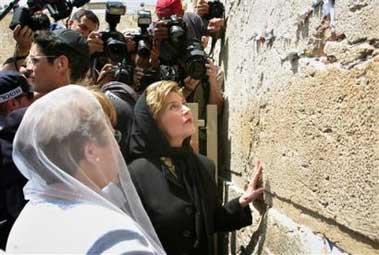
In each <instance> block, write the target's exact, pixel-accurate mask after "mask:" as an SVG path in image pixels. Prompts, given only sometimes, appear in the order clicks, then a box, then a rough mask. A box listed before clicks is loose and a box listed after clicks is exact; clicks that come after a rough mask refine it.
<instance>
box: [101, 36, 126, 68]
mask: <svg viewBox="0 0 379 255" xmlns="http://www.w3.org/2000/svg"><path fill="white" fill-rule="evenodd" d="M106 52H107V54H108V56H109V58H110V59H112V60H113V61H117V62H119V61H121V60H122V59H123V58H124V57H125V56H126V54H127V53H128V47H127V45H126V43H124V42H121V41H119V40H115V39H113V38H109V39H108V40H107V44H106Z"/></svg>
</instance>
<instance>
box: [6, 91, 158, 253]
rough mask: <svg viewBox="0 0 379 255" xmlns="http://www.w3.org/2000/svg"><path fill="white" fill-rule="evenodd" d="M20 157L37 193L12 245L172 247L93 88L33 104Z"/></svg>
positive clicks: (119, 249)
mask: <svg viewBox="0 0 379 255" xmlns="http://www.w3.org/2000/svg"><path fill="white" fill-rule="evenodd" d="M13 158H14V161H15V163H16V165H17V167H18V168H19V170H20V171H21V173H22V174H23V175H25V177H26V178H27V179H28V183H27V184H26V186H25V188H24V194H25V198H26V199H27V200H29V202H28V204H27V205H26V206H25V208H24V209H23V211H22V212H21V214H20V216H19V218H18V219H17V221H16V223H15V225H14V226H13V228H12V230H11V233H10V235H9V238H8V243H7V249H6V251H7V252H11V253H13V252H17V253H20V252H21V253H62V252H64V253H81V254H84V253H86V254H100V253H105V252H106V253H112V254H121V253H122V254H165V252H164V250H163V248H162V246H161V244H160V242H159V240H158V238H157V236H156V234H155V232H154V230H153V227H152V225H151V223H150V220H149V219H148V217H147V215H146V213H145V211H144V209H143V207H142V205H141V202H140V200H139V198H138V195H137V193H136V191H135V187H134V185H133V183H132V181H131V179H130V176H129V174H128V171H127V167H126V165H125V162H124V159H123V157H122V155H121V153H120V150H119V146H118V144H117V142H116V140H115V139H114V137H113V129H112V128H111V124H110V123H109V120H107V118H106V116H105V115H104V112H103V110H102V108H101V106H100V104H99V102H98V101H97V100H96V98H95V97H94V96H93V95H92V94H91V92H89V91H88V90H87V89H85V88H83V87H80V86H76V85H70V86H65V87H63V88H59V89H57V90H55V91H53V92H50V93H49V94H47V95H46V96H44V97H43V98H41V99H39V100H38V101H36V102H35V103H34V104H32V106H30V107H29V109H28V110H27V112H26V114H25V116H24V118H23V120H22V122H21V125H20V127H19V129H18V131H17V133H16V137H15V140H14V151H13Z"/></svg>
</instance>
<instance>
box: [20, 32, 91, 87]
mask: <svg viewBox="0 0 379 255" xmlns="http://www.w3.org/2000/svg"><path fill="white" fill-rule="evenodd" d="M26 69H27V72H28V74H29V78H30V82H31V85H32V86H33V87H34V90H35V91H36V92H40V93H48V92H50V91H52V90H54V89H56V88H59V87H62V86H65V85H68V84H70V83H77V82H79V81H80V80H82V79H84V78H85V75H86V73H87V71H88V69H89V48H88V45H87V40H86V39H85V38H84V37H83V36H82V35H81V34H80V33H79V32H76V31H72V30H70V29H63V30H58V31H54V32H46V31H43V32H37V33H35V35H34V40H33V44H32V47H31V49H30V52H29V56H28V59H27V66H26Z"/></svg>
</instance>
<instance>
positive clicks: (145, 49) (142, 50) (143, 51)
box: [137, 40, 150, 57]
mask: <svg viewBox="0 0 379 255" xmlns="http://www.w3.org/2000/svg"><path fill="white" fill-rule="evenodd" d="M137 51H138V55H140V56H141V57H149V56H150V46H149V45H148V44H147V43H146V42H145V41H144V40H139V41H138V47H137Z"/></svg>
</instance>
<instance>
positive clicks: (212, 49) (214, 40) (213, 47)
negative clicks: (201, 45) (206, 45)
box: [208, 36, 217, 59]
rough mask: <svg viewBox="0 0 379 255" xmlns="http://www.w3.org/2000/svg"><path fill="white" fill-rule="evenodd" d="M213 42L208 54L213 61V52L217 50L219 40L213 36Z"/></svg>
mask: <svg viewBox="0 0 379 255" xmlns="http://www.w3.org/2000/svg"><path fill="white" fill-rule="evenodd" d="M211 40H212V44H211V49H210V51H209V53H208V56H209V57H210V58H212V59H213V51H214V49H215V46H216V42H217V39H215V38H213V36H212V37H211Z"/></svg>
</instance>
